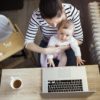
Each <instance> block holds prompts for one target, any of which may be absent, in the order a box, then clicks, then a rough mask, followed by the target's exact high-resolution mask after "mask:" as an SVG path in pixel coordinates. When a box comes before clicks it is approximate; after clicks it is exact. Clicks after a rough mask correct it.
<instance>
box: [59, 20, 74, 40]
mask: <svg viewBox="0 0 100 100" xmlns="http://www.w3.org/2000/svg"><path fill="white" fill-rule="evenodd" d="M73 32H74V24H73V23H72V22H71V21H68V20H63V21H62V22H61V23H60V24H59V26H58V33H57V36H58V38H59V39H60V40H62V41H66V40H68V39H70V37H71V36H72V35H73Z"/></svg>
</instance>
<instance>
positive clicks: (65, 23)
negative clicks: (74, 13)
mask: <svg viewBox="0 0 100 100" xmlns="http://www.w3.org/2000/svg"><path fill="white" fill-rule="evenodd" d="M71 25H72V22H71V21H70V20H67V19H66V20H63V21H61V23H59V24H58V29H60V28H63V29H67V28H69V26H71Z"/></svg>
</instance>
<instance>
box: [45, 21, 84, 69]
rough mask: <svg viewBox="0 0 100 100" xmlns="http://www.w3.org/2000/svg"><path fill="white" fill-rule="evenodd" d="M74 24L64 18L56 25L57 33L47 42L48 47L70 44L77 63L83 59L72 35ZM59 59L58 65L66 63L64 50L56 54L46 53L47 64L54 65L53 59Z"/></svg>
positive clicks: (82, 61) (82, 62)
mask: <svg viewBox="0 0 100 100" xmlns="http://www.w3.org/2000/svg"><path fill="white" fill-rule="evenodd" d="M73 33H74V24H73V23H72V22H71V21H67V20H64V21H62V22H61V23H60V25H59V26H58V32H57V34H55V35H53V36H52V37H51V38H50V40H49V43H48V46H49V47H54V46H59V47H60V46H68V47H69V46H70V47H71V48H72V50H73V51H74V53H75V56H76V63H77V65H82V64H84V60H82V58H81V51H80V47H79V45H78V42H77V40H76V39H75V38H74V37H73ZM54 58H57V59H58V60H59V63H58V66H65V65H66V63H67V56H66V54H65V51H60V52H58V53H56V54H48V55H47V63H48V64H49V66H53V67H55V64H54V61H53V59H54Z"/></svg>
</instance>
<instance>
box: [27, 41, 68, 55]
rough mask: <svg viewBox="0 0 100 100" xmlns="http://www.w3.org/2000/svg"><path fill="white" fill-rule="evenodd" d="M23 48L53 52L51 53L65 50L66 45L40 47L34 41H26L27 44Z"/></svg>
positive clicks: (38, 51)
mask: <svg viewBox="0 0 100 100" xmlns="http://www.w3.org/2000/svg"><path fill="white" fill-rule="evenodd" d="M25 48H26V49H28V50H31V51H33V52H37V53H44V54H53V53H57V52H59V51H60V50H65V49H66V48H67V47H65V46H62V47H47V48H42V47H40V46H38V45H37V44H35V43H28V44H26V46H25Z"/></svg>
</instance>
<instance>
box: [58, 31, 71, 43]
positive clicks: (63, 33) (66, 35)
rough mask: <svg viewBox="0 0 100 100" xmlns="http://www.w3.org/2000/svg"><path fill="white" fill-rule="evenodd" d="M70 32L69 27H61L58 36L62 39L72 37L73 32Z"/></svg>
mask: <svg viewBox="0 0 100 100" xmlns="http://www.w3.org/2000/svg"><path fill="white" fill-rule="evenodd" d="M69 33H70V32H69V30H68V29H59V30H58V33H57V37H58V39H59V40H61V41H66V40H69V39H70V36H71V34H69Z"/></svg>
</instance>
